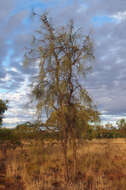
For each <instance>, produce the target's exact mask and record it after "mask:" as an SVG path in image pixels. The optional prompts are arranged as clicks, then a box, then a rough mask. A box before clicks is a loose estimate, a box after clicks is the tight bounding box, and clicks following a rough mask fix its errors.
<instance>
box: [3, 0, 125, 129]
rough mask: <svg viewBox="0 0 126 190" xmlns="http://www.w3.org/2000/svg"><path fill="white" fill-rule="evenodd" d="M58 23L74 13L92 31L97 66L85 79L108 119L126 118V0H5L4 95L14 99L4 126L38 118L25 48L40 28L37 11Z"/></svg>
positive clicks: (104, 117) (103, 117)
mask: <svg viewBox="0 0 126 190" xmlns="http://www.w3.org/2000/svg"><path fill="white" fill-rule="evenodd" d="M33 9H34V10H35V11H36V12H39V13H43V12H45V11H48V12H49V16H50V17H52V18H53V20H55V23H57V24H65V23H67V22H68V21H69V20H70V19H71V18H72V19H74V22H75V25H77V26H79V27H80V26H81V27H82V28H83V30H84V31H85V32H86V33H88V32H91V33H92V34H93V39H94V44H95V56H96V60H95V62H94V64H93V65H94V66H93V71H92V73H90V74H89V76H88V77H87V79H86V81H84V82H85V85H86V87H87V89H88V90H89V93H90V95H91V96H92V98H93V100H94V102H95V103H96V104H97V107H98V109H99V111H100V112H101V113H102V116H101V118H102V120H103V122H113V121H116V120H117V119H119V118H122V117H126V84H125V82H126V63H125V62H126V0H109V1H106V0H4V1H3V0H0V98H2V99H3V100H5V99H7V100H9V109H8V111H7V112H6V114H5V118H4V125H6V126H15V125H17V124H19V123H22V122H24V121H31V120H32V119H35V115H34V108H32V109H31V108H30V107H29V106H28V105H27V102H28V94H29V93H30V87H29V83H30V82H29V79H30V77H31V76H32V74H33V73H34V69H33V68H30V69H28V68H24V67H23V63H22V61H23V55H24V53H25V48H24V47H27V46H28V45H29V43H30V41H31V38H32V35H33V34H34V31H35V30H36V29H37V28H38V27H39V25H38V23H37V21H36V20H33V19H32V18H31V13H32V10H33Z"/></svg>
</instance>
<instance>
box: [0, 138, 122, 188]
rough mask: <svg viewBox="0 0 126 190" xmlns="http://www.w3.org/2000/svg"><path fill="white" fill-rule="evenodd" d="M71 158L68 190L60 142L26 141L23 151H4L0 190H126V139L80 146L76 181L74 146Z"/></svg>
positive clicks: (81, 143) (0, 158)
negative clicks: (74, 175)
mask: <svg viewBox="0 0 126 190" xmlns="http://www.w3.org/2000/svg"><path fill="white" fill-rule="evenodd" d="M68 157H69V178H70V182H69V184H67V187H66V186H65V181H64V167H63V156H62V151H61V145H60V143H59V142H58V141H43V142H42V141H37V140H36V141H35V140H33V141H28V142H27V141H24V142H23V146H21V147H17V148H16V149H7V151H6V152H4V153H3V151H1V153H0V160H1V165H0V167H1V170H0V172H1V174H0V176H3V180H2V178H1V177H0V182H1V184H0V190H66V188H67V189H68V190H126V141H125V139H113V140H112V139H101V140H92V141H82V142H80V143H79V144H78V165H77V166H78V168H77V169H78V172H77V175H76V177H75V178H74V179H73V176H72V173H73V164H72V153H71V145H69V151H68ZM2 168H3V169H2ZM2 183H3V184H2Z"/></svg>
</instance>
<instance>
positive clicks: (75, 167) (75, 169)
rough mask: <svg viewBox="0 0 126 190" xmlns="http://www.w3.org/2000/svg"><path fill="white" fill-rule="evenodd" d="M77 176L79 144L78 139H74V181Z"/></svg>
mask: <svg viewBox="0 0 126 190" xmlns="http://www.w3.org/2000/svg"><path fill="white" fill-rule="evenodd" d="M76 175H77V143H76V139H73V179H75V177H76Z"/></svg>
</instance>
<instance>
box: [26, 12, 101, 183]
mask: <svg viewBox="0 0 126 190" xmlns="http://www.w3.org/2000/svg"><path fill="white" fill-rule="evenodd" d="M40 21H41V28H40V29H39V30H38V31H37V33H36V35H35V36H34V38H33V39H34V43H33V46H32V48H30V49H29V50H28V51H27V52H26V55H25V58H26V62H27V63H35V64H38V67H39V71H38V75H37V76H36V78H34V83H33V89H32V95H33V98H34V100H35V102H36V106H37V111H38V112H37V113H38V114H39V116H40V118H42V117H43V114H45V113H46V114H47V121H48V122H47V123H46V126H47V128H48V129H49V130H51V129H52V128H51V127H48V124H49V120H48V118H50V116H51V114H52V113H55V114H54V115H55V123H56V128H57V129H58V131H59V133H60V137H61V138H60V139H61V144H62V148H63V155H64V166H65V179H66V182H67V181H68V179H69V173H68V159H67V146H68V140H69V138H71V139H72V140H73V156H74V160H75V162H74V173H76V140H75V139H76V137H77V131H78V129H79V122H80V123H81V122H82V120H83V122H84V123H83V124H87V123H88V121H89V120H90V121H94V120H95V119H96V118H98V117H97V116H98V112H97V111H96V108H95V106H94V105H93V103H92V99H91V97H90V96H89V94H88V91H87V90H86V89H85V87H84V80H83V79H84V78H85V76H86V74H87V73H88V72H89V71H90V69H91V65H90V60H92V59H94V56H93V44H92V40H91V39H90V36H89V35H87V36H84V35H82V34H81V33H80V31H79V30H78V29H76V28H75V27H74V24H73V22H72V21H70V23H69V24H68V25H67V26H66V27H60V28H58V29H56V27H55V26H54V25H53V24H51V22H50V21H49V19H48V17H47V15H45V14H44V15H42V16H40ZM80 118H81V119H80Z"/></svg>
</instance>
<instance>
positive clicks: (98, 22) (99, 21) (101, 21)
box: [92, 15, 114, 26]
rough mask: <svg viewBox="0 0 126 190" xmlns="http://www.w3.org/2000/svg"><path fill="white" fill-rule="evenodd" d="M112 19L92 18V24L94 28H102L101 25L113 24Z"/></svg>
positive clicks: (107, 17)
mask: <svg viewBox="0 0 126 190" xmlns="http://www.w3.org/2000/svg"><path fill="white" fill-rule="evenodd" d="M113 21H114V19H113V18H111V17H109V16H105V15H104V16H94V17H93V18H92V22H93V24H94V26H102V25H103V24H106V23H110V22H113Z"/></svg>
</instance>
